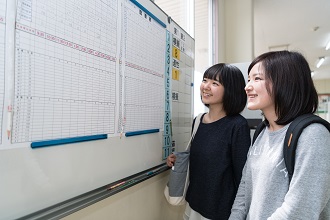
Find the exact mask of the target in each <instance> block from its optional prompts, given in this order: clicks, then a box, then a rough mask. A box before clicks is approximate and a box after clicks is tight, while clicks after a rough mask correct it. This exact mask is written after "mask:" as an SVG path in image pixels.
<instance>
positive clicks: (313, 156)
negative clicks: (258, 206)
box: [268, 124, 330, 220]
mask: <svg viewBox="0 0 330 220" xmlns="http://www.w3.org/2000/svg"><path fill="white" fill-rule="evenodd" d="M329 198H330V133H329V131H328V130H327V129H326V128H325V127H324V126H323V125H320V124H312V125H310V126H308V127H306V128H305V129H304V131H303V132H302V133H301V136H300V138H299V140H298V145H297V151H296V159H295V168H294V173H293V176H292V180H291V182H290V186H289V191H288V192H287V194H286V196H285V198H284V202H283V204H282V206H281V207H279V208H278V209H277V210H276V211H275V212H274V213H273V214H272V215H271V216H270V217H269V218H268V219H269V220H275V219H276V220H278V219H306V220H307V219H319V216H320V213H321V212H322V211H323V209H324V208H325V206H326V204H327V203H328V202H329ZM328 208H329V207H328Z"/></svg>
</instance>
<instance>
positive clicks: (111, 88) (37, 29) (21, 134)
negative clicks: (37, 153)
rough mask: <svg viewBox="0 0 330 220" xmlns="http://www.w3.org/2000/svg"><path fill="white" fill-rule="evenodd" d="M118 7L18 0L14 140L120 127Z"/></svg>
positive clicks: (31, 139)
mask: <svg viewBox="0 0 330 220" xmlns="http://www.w3.org/2000/svg"><path fill="white" fill-rule="evenodd" d="M113 2H114V1H113ZM112 5H113V4H112ZM117 13H118V12H117V11H116V7H112V6H111V4H108V5H107V4H105V3H103V2H101V1H94V2H88V1H82V2H79V4H75V3H74V2H66V1H60V0H58V1H44V2H41V1H28V0H21V1H19V4H18V9H17V21H16V41H15V48H16V49H15V96H14V112H15V114H14V118H13V134H12V135H13V136H12V142H26V141H36V140H48V139H58V138H66V137H77V136H85V135H93V134H111V133H114V132H115V108H116V100H115V99H116V90H117V89H116V87H115V85H116V83H115V82H116V72H115V71H116V63H115V61H116V43H114V42H117V34H116V28H117V26H116V25H117ZM109 14H113V15H114V16H109ZM81 20H84V21H85V22H80V21H81Z"/></svg>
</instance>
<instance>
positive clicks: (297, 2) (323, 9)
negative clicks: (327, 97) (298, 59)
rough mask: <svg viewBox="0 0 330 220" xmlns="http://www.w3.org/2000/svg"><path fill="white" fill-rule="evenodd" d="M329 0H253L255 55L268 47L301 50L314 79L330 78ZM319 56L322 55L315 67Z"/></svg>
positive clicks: (265, 50) (267, 49) (270, 48)
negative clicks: (318, 65)
mask: <svg viewBox="0 0 330 220" xmlns="http://www.w3.org/2000/svg"><path fill="white" fill-rule="evenodd" d="M329 41H330V0H313V1H311V0H254V54H255V56H257V55H259V54H261V53H264V52H267V51H270V50H281V49H288V50H295V51H299V52H301V53H302V54H303V55H304V56H305V57H306V58H307V60H308V62H309V65H310V68H311V70H312V71H314V76H313V79H315V80H320V79H330V49H329V50H325V46H326V44H327V43H328V42H329ZM319 57H325V61H324V63H323V65H322V66H321V67H320V68H316V63H317V60H318V58H319Z"/></svg>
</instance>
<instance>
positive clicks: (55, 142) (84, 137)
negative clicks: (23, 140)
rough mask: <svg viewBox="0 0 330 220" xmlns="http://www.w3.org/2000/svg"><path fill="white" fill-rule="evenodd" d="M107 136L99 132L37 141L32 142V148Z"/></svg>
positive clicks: (105, 137)
mask: <svg viewBox="0 0 330 220" xmlns="http://www.w3.org/2000/svg"><path fill="white" fill-rule="evenodd" d="M107 138H108V135H107V134H98V135H90V136H81V137H72V138H63V139H56V140H48V141H37V142H32V143H31V148H39V147H48V146H54V145H61V144H71V143H76V142H83V141H93V140H100V139H107Z"/></svg>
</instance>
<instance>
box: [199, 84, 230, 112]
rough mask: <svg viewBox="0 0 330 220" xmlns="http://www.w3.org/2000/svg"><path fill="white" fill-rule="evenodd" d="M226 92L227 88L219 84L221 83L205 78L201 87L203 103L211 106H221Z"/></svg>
mask: <svg viewBox="0 0 330 220" xmlns="http://www.w3.org/2000/svg"><path fill="white" fill-rule="evenodd" d="M224 91H225V88H224V87H223V86H222V85H221V83H219V81H217V80H213V79H208V78H204V79H203V81H202V83H201V86H200V92H201V97H202V102H203V103H204V104H208V105H210V106H211V105H214V104H221V103H222V97H223V94H224Z"/></svg>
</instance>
